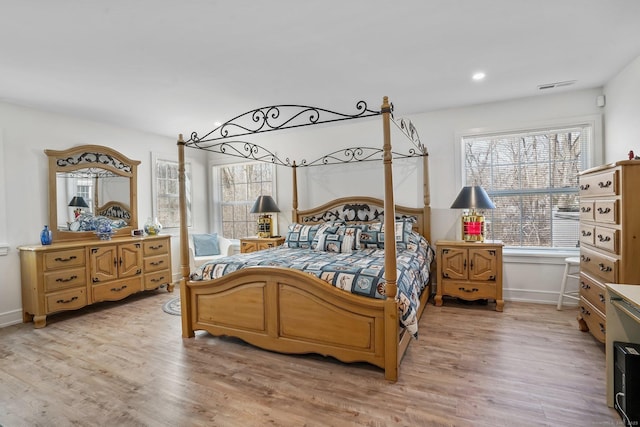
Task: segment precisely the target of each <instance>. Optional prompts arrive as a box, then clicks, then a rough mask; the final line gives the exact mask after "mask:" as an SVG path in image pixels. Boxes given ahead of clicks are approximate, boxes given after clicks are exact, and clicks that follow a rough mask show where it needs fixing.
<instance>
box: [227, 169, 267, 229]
mask: <svg viewBox="0 0 640 427" xmlns="http://www.w3.org/2000/svg"><path fill="white" fill-rule="evenodd" d="M214 174H217V176H218V179H217V182H218V185H217V186H218V193H219V197H216V198H214V199H216V200H217V201H216V203H217V204H218V205H219V206H218V208H219V212H220V218H219V222H218V224H219V226H218V227H219V229H220V230H221V232H222V235H224V236H225V237H227V238H230V239H239V238H241V237H246V236H255V235H256V234H257V233H258V228H257V220H258V215H257V214H250V213H249V211H250V210H251V207H252V206H253V204H254V202H255V201H256V199H257V198H258V196H260V195H273V190H274V187H275V185H274V165H273V164H271V163H263V162H255V163H242V164H235V165H228V166H215V167H214Z"/></svg>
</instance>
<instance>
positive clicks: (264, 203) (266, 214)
mask: <svg viewBox="0 0 640 427" xmlns="http://www.w3.org/2000/svg"><path fill="white" fill-rule="evenodd" d="M273 212H280V209H278V205H276V202H275V201H274V200H273V198H272V197H271V196H258V198H257V199H256V202H255V203H254V204H253V207H252V208H251V210H250V211H249V213H252V214H256V213H257V214H260V216H259V217H258V237H271V213H273Z"/></svg>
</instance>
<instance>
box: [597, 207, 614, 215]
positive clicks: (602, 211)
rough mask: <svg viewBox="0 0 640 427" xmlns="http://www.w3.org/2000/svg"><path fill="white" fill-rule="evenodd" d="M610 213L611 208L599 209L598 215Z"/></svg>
mask: <svg viewBox="0 0 640 427" xmlns="http://www.w3.org/2000/svg"><path fill="white" fill-rule="evenodd" d="M609 212H611V208H609V207H607V208H604V209H603V208H598V213H599V214H608V213H609Z"/></svg>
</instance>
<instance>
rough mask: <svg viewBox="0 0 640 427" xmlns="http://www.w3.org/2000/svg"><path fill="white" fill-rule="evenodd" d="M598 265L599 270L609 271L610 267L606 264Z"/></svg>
mask: <svg viewBox="0 0 640 427" xmlns="http://www.w3.org/2000/svg"><path fill="white" fill-rule="evenodd" d="M598 267H600V271H604V272H607V273H608V272H610V271H611V267H609V266H608V265H607V266H605V265H604V264H603V263H600V264H598Z"/></svg>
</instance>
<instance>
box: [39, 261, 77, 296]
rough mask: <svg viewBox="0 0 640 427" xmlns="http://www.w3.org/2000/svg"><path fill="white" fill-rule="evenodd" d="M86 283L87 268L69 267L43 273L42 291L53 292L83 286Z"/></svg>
mask: <svg viewBox="0 0 640 427" xmlns="http://www.w3.org/2000/svg"><path fill="white" fill-rule="evenodd" d="M86 283H87V270H86V269H85V268H84V267H82V268H71V269H68V270H60V271H52V272H50V273H45V274H44V291H45V292H53V291H59V290H62V289H68V288H75V287H78V286H84V285H85V284H86Z"/></svg>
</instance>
